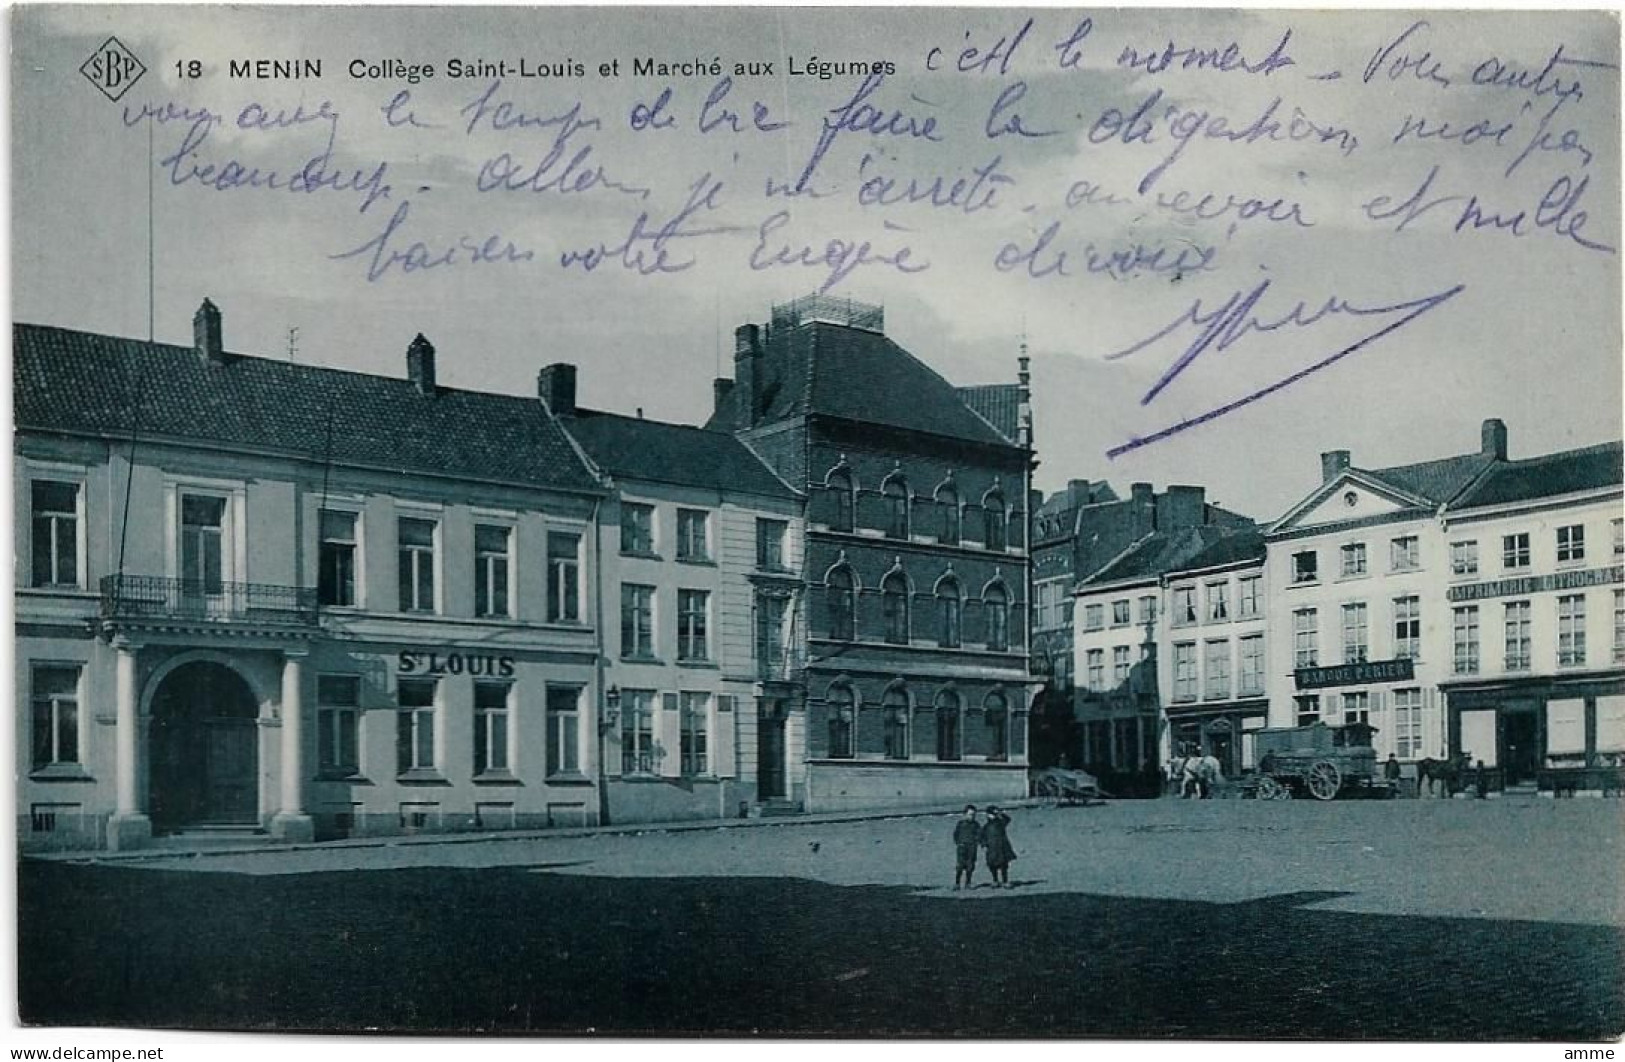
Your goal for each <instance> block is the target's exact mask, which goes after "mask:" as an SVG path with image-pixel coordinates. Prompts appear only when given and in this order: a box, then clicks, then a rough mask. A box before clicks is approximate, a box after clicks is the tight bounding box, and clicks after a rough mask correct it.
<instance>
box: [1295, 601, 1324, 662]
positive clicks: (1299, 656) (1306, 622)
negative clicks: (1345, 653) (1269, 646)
mask: <svg viewBox="0 0 1625 1062" xmlns="http://www.w3.org/2000/svg"><path fill="white" fill-rule="evenodd" d="M1319 663H1320V617H1319V614H1318V613H1316V611H1315V610H1314V609H1312V608H1300V609H1297V610H1295V611H1294V612H1293V613H1292V666H1293V667H1295V668H1298V667H1314V666H1315V665H1317V664H1319Z"/></svg>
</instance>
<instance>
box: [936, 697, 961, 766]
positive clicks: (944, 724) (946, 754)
mask: <svg viewBox="0 0 1625 1062" xmlns="http://www.w3.org/2000/svg"><path fill="white" fill-rule="evenodd" d="M959 711H960V706H959V694H957V693H954V692H953V691H952V690H944V691H943V692H941V693H939V694H937V759H939V760H948V761H952V760H957V759H959V756H960V751H959Z"/></svg>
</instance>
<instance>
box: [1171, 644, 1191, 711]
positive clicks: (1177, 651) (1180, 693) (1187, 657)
mask: <svg viewBox="0 0 1625 1062" xmlns="http://www.w3.org/2000/svg"><path fill="white" fill-rule="evenodd" d="M1195 699H1196V643H1195V642H1175V643H1174V700H1176V701H1194V700H1195Z"/></svg>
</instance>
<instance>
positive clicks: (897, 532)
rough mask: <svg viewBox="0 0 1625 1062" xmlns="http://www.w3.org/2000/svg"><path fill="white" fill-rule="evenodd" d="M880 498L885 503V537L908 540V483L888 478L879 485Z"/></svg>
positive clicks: (892, 477) (899, 477) (900, 478)
mask: <svg viewBox="0 0 1625 1062" xmlns="http://www.w3.org/2000/svg"><path fill="white" fill-rule="evenodd" d="M880 496H881V498H882V499H883V500H884V501H885V503H886V537H887V538H904V539H906V538H908V483H907V482H906V481H905V480H904V479H903V477H901V476H890V477H888V478H887V479H886V482H884V483H882V484H881V485H880Z"/></svg>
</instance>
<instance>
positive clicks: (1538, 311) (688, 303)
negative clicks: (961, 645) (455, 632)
mask: <svg viewBox="0 0 1625 1062" xmlns="http://www.w3.org/2000/svg"><path fill="white" fill-rule="evenodd" d="M109 36H116V37H117V39H118V41H119V42H121V44H122V45H123V46H124V47H125V48H126V49H127V50H128V51H129V53H131V54H133V55H134V56H135V57H136V58H137V59H138V60H139V61H140V62H141V64H142V65H143V66H144V68H145V73H144V74H142V75H141V77H140V78H139V80H137V81H136V82H135V83H134V84H133V85H132V86H130V87H128V88H127V90H126V91H124V92H123V94H122V95H121V96H120V98H119V99H118V100H116V101H115V100H112V99H109V98H107V96H106V95H105V94H104V93H103V92H102V91H101V90H100V88H99V87H98V85H97V84H95V83H93V82H92V79H90V78H88V77H86V76H85V74H83V73H82V72H81V66H82V64H85V63H86V62H87V60H88V59H89V58H90V57H91V56H92V55H94V54H98V51H99V49H100V48H101V47H102V46H103V44H104V42H105V41H106V40H107V38H108V37H109ZM1617 39H1618V27H1617V24H1616V23H1615V21H1614V20H1613V18H1611V17H1610V16H1607V15H1603V14H1598V13H1555V12H1549V13H1515V12H1456V13H1426V14H1411V13H1406V12H1399V11H1384V12H1377V13H1335V12H1318V13H1308V12H1299V11H1255V12H1221V11H1201V12H1177V13H1170V12H1166V11H1163V12H1159V11H1154V10H1139V11H1114V10H1106V9H1100V10H1095V9H1067V8H1047V9H1041V10H1034V11H1023V10H1019V9H989V10H955V9H929V10H922V9H916V10H892V9H778V10H747V9H710V10H696V9H686V8H685V9H673V8H665V9H658V10H646V11H636V10H613V9H602V8H599V9H564V10H551V11H547V10H521V9H479V8H460V9H435V8H395V9H383V8H352V9H320V10H318V9H298V8H278V9H264V8H253V7H231V8H226V7H207V8H195V7H194V8H184V9H181V8H162V7H123V8H116V9H113V8H101V7H87V6H74V7H30V8H23V9H16V10H14V12H13V40H12V45H13V66H12V70H13V73H12V79H13V81H12V196H13V199H12V240H13V246H12V306H13V315H14V317H15V318H16V319H17V320H21V321H28V322H36V323H46V324H56V325H62V326H66V327H72V328H80V329H85V330H89V331H94V332H103V333H110V334H116V335H129V336H138V337H141V336H145V335H147V333H148V322H149V311H150V313H151V319H152V328H153V333H154V335H155V337H156V338H157V339H158V340H160V341H167V342H177V343H186V342H189V341H190V336H191V332H190V328H189V322H190V317H191V314H192V312H193V310H194V309H195V308H196V307H197V305H198V303H199V302H200V301H201V300H202V298H203V297H205V296H207V297H209V298H211V299H212V300H213V301H214V302H215V303H216V304H218V305H219V306H220V308H221V310H222V311H223V314H224V319H225V326H224V327H225V341H226V346H227V347H228V349H231V350H234V351H237V352H240V353H249V354H261V355H266V356H273V357H288V356H290V355H291V356H292V357H294V358H295V359H297V360H299V361H302V362H307V363H312V364H320V365H326V366H332V367H338V368H346V369H355V370H360V371H367V372H377V373H387V374H392V375H400V374H403V373H404V371H405V350H406V347H407V345H408V343H409V342H410V341H411V340H412V337H413V336H414V335H415V334H417V333H419V332H422V333H423V334H425V335H427V336H428V337H429V338H430V339H431V340H432V341H433V342H434V344H435V346H436V348H437V350H438V352H439V375H440V379H441V382H442V383H444V384H447V385H450V386H457V387H468V388H480V389H489V390H496V391H505V392H517V393H530V392H532V391H533V388H534V381H535V374H536V371H537V370H538V369H539V368H541V367H542V366H543V365H546V364H549V363H552V362H557V361H569V362H573V363H575V364H576V365H577V366H578V367H579V370H580V401H581V403H582V404H583V405H588V406H592V407H596V408H603V409H612V410H619V411H623V412H633V411H635V410H637V409H642V410H644V411H645V413H646V415H648V416H651V417H658V418H661V419H668V420H676V421H685V422H703V421H704V419H705V417H706V416H707V415H708V413H709V411H710V402H711V394H712V388H711V380H712V378H713V377H714V376H716V375H718V374H719V372H720V374H722V375H730V374H731V371H732V367H731V349H732V338H731V336H732V331H733V329H734V327H735V326H736V325H738V324H741V323H744V322H747V321H758V322H760V321H765V320H766V319H767V318H768V316H769V311H770V307H771V306H772V305H773V304H775V303H778V302H783V301H786V300H788V299H791V298H795V297H798V296H801V295H806V294H809V293H813V292H817V291H820V290H822V291H824V292H826V293H828V294H830V295H834V296H840V297H850V298H852V299H856V300H859V301H862V302H866V303H877V304H881V305H883V306H884V307H885V311H886V329H887V333H888V334H889V335H890V336H891V337H892V338H894V339H895V340H896V341H897V342H899V343H900V344H902V345H903V346H904V347H905V348H907V349H909V350H910V351H911V352H913V353H914V354H915V355H917V356H918V357H920V358H921V359H922V360H924V361H925V362H926V363H927V364H929V365H931V366H932V367H933V368H935V369H936V370H937V371H939V372H941V373H942V374H943V375H944V376H946V377H947V378H948V379H950V380H951V381H953V382H954V383H956V384H972V383H989V382H1008V381H1013V380H1014V379H1015V373H1016V359H1017V357H1018V355H1019V354H1020V353H1021V351H1022V350H1023V349H1025V350H1026V351H1028V352H1029V354H1030V356H1031V358H1032V380H1033V388H1034V411H1035V421H1036V430H1037V450H1038V457H1039V460H1040V462H1041V463H1040V467H1039V471H1038V474H1037V484H1038V486H1040V487H1041V488H1043V489H1045V490H1054V489H1057V488H1059V487H1061V486H1063V485H1064V484H1065V483H1066V481H1067V480H1069V479H1095V480H1098V479H1108V480H1110V481H1111V482H1112V483H1113V484H1114V485H1115V486H1117V488H1118V489H1119V490H1120V491H1124V490H1126V488H1127V485H1128V484H1129V483H1130V482H1133V481H1138V480H1149V481H1151V482H1153V483H1155V484H1156V485H1157V486H1158V487H1159V488H1160V487H1162V486H1164V485H1166V484H1169V483H1191V484H1201V485H1204V486H1206V487H1207V489H1208V493H1209V497H1210V499H1211V500H1214V501H1217V502H1219V503H1221V504H1224V505H1226V506H1227V507H1230V508H1232V509H1234V510H1237V511H1240V512H1243V513H1246V514H1248V515H1251V516H1254V517H1257V518H1259V519H1271V518H1273V517H1275V516H1278V515H1280V514H1281V513H1283V512H1284V511H1286V510H1287V509H1288V508H1289V507H1290V506H1291V505H1292V504H1294V503H1295V502H1296V501H1297V500H1299V499H1300V498H1302V497H1303V496H1304V495H1305V494H1307V493H1308V492H1309V491H1310V490H1312V489H1313V487H1314V486H1315V484H1316V482H1317V481H1318V477H1319V467H1320V462H1319V456H1318V455H1319V454H1320V452H1322V451H1325V450H1332V449H1342V450H1349V451H1351V452H1352V455H1353V461H1354V463H1355V464H1356V465H1360V466H1366V467H1379V466H1382V465H1390V464H1399V463H1406V462H1410V461H1418V460H1425V459H1429V458H1433V457H1439V456H1445V455H1448V454H1453V453H1463V452H1467V451H1471V450H1474V449H1476V448H1477V447H1478V444H1479V424H1480V422H1481V421H1482V420H1483V419H1484V418H1486V417H1499V418H1501V419H1503V420H1504V421H1506V423H1507V425H1508V428H1509V432H1510V438H1511V452H1512V455H1513V456H1514V457H1520V456H1532V455H1535V454H1539V453H1545V452H1550V451H1552V450H1557V449H1563V448H1567V447H1575V446H1584V445H1589V444H1591V443H1595V442H1601V441H1605V440H1610V439H1617V438H1619V436H1620V434H1621V431H1620V421H1621V333H1620V273H1619V256H1618V253H1617V251H1616V248H1617V247H1618V244H1619V229H1620V222H1619V211H1618V204H1619V201H1620V195H1619V192H1620V189H1619V173H1618V159H1619V154H1620V151H1619V147H1620V145H1619V140H1618V137H1619V85H1618V63H1619V54H1618V43H1617ZM260 59H281V60H319V61H320V64H321V76H320V77H319V78H305V79H299V80H282V79H252V78H241V77H233V76H231V64H232V62H233V61H236V62H238V63H248V62H252V61H254V60H260ZM640 60H641V61H643V62H647V63H653V64H661V63H665V64H670V67H669V68H666V69H660V68H656V69H655V70H653V71H650V72H641V73H640V72H639V71H638V70H637V69H635V64H636V63H638V62H639V61H640ZM454 61H456V62H457V63H459V64H461V65H462V66H463V67H465V68H466V67H468V66H471V65H472V66H475V67H476V72H475V76H463V77H453V76H451V75H452V73H453V70H452V64H453V62H454ZM713 61H715V62H717V63H719V64H720V66H719V67H718V72H716V73H714V72H713V70H712V66H711V64H712V63H713ZM194 62H195V63H196V64H197V65H196V67H195V72H196V74H197V76H191V75H192V73H193V72H194V67H192V65H191V64H193V63H194ZM497 62H506V63H507V64H508V69H507V70H506V71H504V72H503V73H504V76H501V77H492V76H489V75H488V74H487V73H486V72H485V71H482V70H479V69H478V64H481V63H497ZM521 62H523V63H524V64H525V70H524V71H521V70H520V63H521ZM356 63H359V65H358V66H356V67H355V68H356V69H357V70H358V71H359V72H360V73H361V74H362V75H363V76H359V77H356V76H352V75H351V69H352V64H356ZM818 63H831V64H840V65H841V70H842V72H837V71H835V70H827V71H826V72H828V73H830V74H831V76H829V77H827V78H826V77H821V76H819V74H818V72H817V71H818V69H819V68H818V65H817V64H818ZM855 63H862V64H866V66H865V67H862V68H858V67H854V66H853V65H852V64H855ZM386 64H391V65H392V67H401V66H411V65H416V66H418V67H423V66H433V67H434V68H435V76H434V77H432V78H428V79H422V78H421V77H420V79H419V80H418V81H417V83H415V84H414V83H411V82H409V81H407V80H404V79H403V78H402V77H400V76H396V75H398V74H399V70H398V69H393V68H392V69H389V70H384V69H381V67H383V66H384V65H386ZM577 64H579V67H577ZM603 64H611V66H610V70H609V72H608V76H601V70H600V67H601V65H603ZM736 64H739V65H738V67H737V69H736ZM767 64H771V66H772V70H771V72H769V71H768V70H767ZM870 68H874V69H877V70H878V73H875V74H865V73H862V72H854V71H861V70H864V69H870ZM542 70H546V71H547V72H548V76H545V77H543V76H522V74H532V73H534V72H536V71H542ZM809 70H810V71H812V72H809ZM420 73H421V71H420ZM376 75H383V76H376ZM724 77H726V78H727V79H729V80H727V81H723V78H724ZM403 92H404V93H406V95H405V96H402V95H401V93H403ZM662 97H664V100H663V102H662ZM708 98H709V99H710V101H711V102H710V103H709V105H707V100H708ZM392 101H393V102H394V104H395V106H394V108H393V110H390V109H389V105H390V104H391V102H392ZM702 127H703V128H702ZM312 160H316V162H315V164H313V163H312ZM250 174H252V175H253V177H254V182H256V183H257V186H256V183H250V182H249V181H248V180H247V178H248V176H249V175H250ZM301 176H303V177H304V178H305V180H303V181H302V182H301V181H300V180H299V177H301ZM290 181H291V182H292V183H293V184H294V185H295V186H296V189H295V188H290V187H288V185H289V183H290ZM301 185H302V186H301ZM311 185H314V186H315V187H310V186H311ZM770 185H771V187H772V188H773V189H774V190H776V191H777V193H778V194H770V191H769V189H770ZM149 189H150V199H149ZM786 192H794V193H799V194H784V193H786ZM149 203H150V208H149ZM149 226H150V233H151V241H150V244H149ZM663 233H664V236H662V234H663ZM414 247H415V249H414ZM149 253H150V260H151V262H152V272H151V276H150V282H151V288H150V290H151V293H152V298H151V299H150V302H149V272H148V263H149ZM589 265H590V266H591V268H588V266H589ZM293 329H297V336H296V338H295V340H294V342H293V343H291V344H290V340H289V333H290V330H293ZM1125 352H1126V353H1125ZM895 399H896V400H897V401H898V402H906V401H907V400H908V396H906V395H898V396H895ZM1170 429H1177V430H1170Z"/></svg>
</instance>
